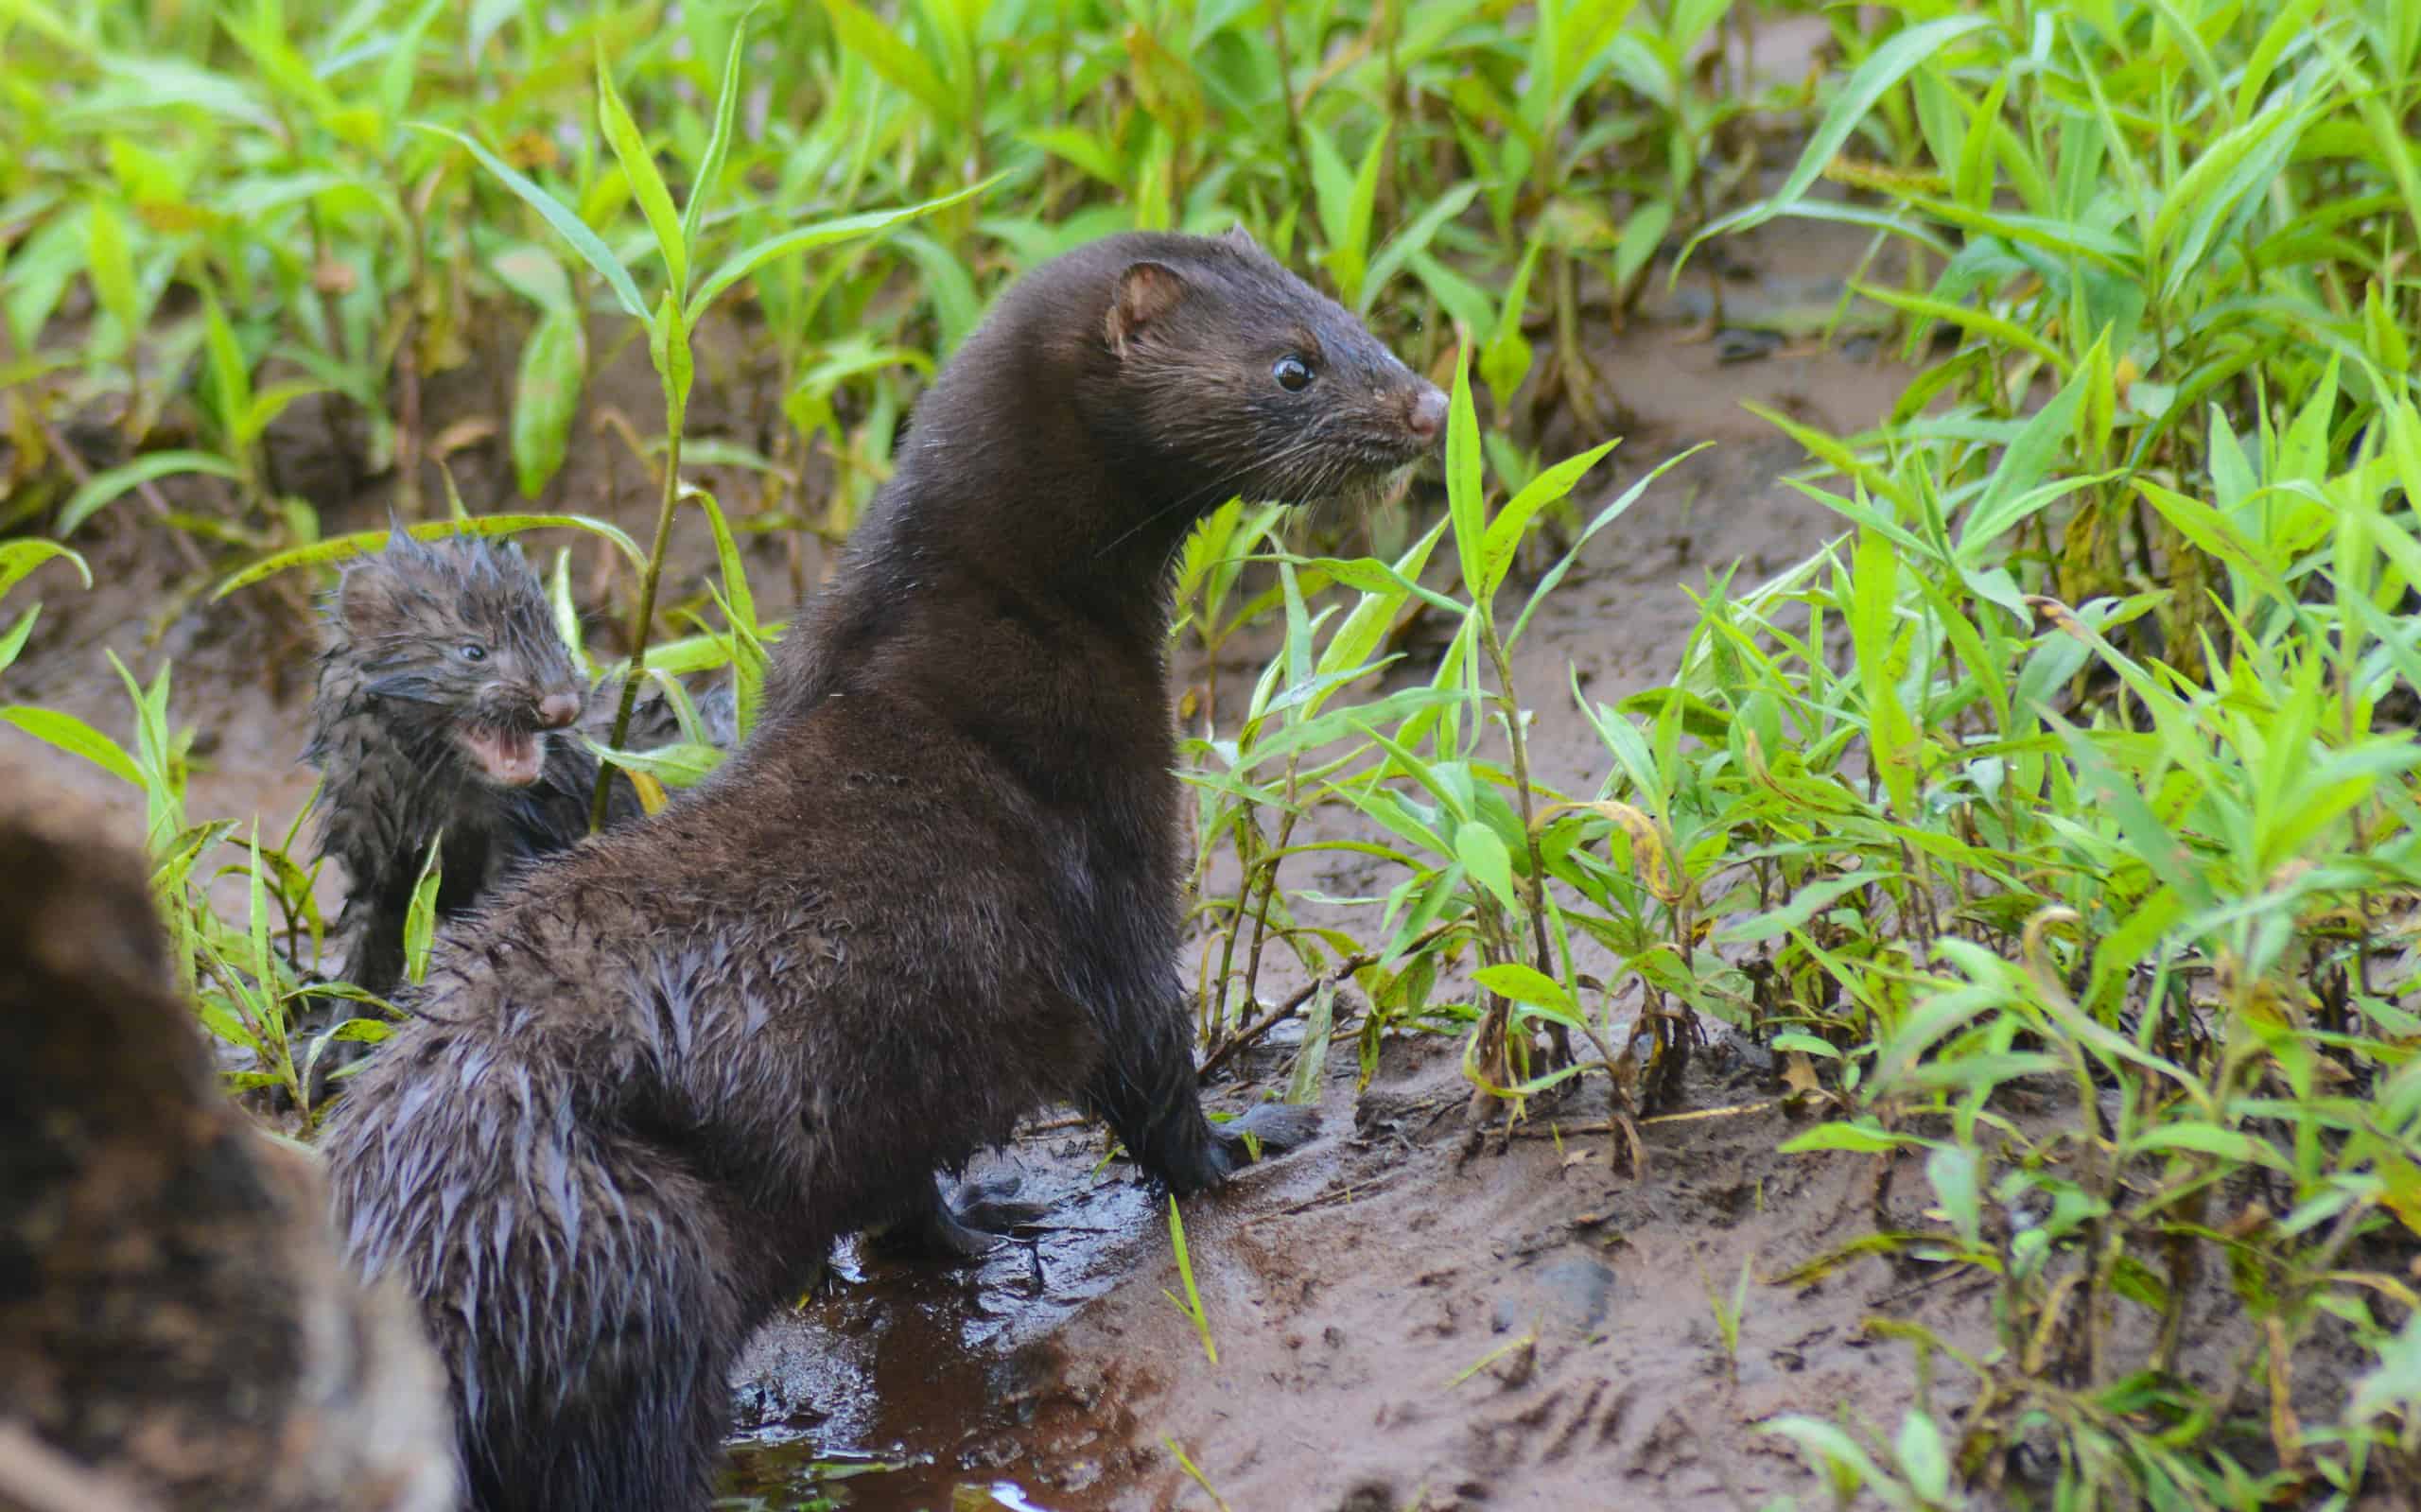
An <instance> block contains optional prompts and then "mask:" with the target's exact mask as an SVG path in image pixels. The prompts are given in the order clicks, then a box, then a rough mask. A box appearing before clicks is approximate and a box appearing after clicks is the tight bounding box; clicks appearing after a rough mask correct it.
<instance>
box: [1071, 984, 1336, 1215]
mask: <svg viewBox="0 0 2421 1512" xmlns="http://www.w3.org/2000/svg"><path fill="white" fill-rule="evenodd" d="M1109 1043H1110V1045H1111V1046H1112V1050H1111V1053H1110V1056H1109V1059H1108V1061H1107V1062H1106V1063H1105V1064H1104V1065H1103V1067H1102V1069H1100V1070H1099V1071H1097V1072H1095V1073H1094V1076H1093V1080H1092V1083H1091V1085H1090V1086H1088V1087H1087V1088H1086V1089H1085V1096H1084V1099H1083V1102H1084V1105H1085V1109H1086V1111H1088V1112H1089V1113H1091V1114H1093V1115H1094V1116H1096V1117H1098V1118H1100V1119H1102V1120H1104V1121H1106V1122H1107V1123H1108V1124H1109V1126H1110V1128H1111V1129H1112V1130H1113V1131H1115V1132H1116V1133H1117V1135H1118V1138H1119V1141H1120V1142H1121V1143H1123V1144H1124V1145H1125V1146H1126V1153H1127V1154H1128V1155H1131V1156H1134V1157H1135V1159H1136V1161H1137V1162H1138V1163H1139V1164H1141V1166H1142V1167H1143V1169H1144V1170H1146V1171H1148V1172H1150V1173H1152V1174H1154V1175H1156V1176H1158V1177H1159V1178H1160V1179H1161V1180H1162V1181H1165V1182H1167V1183H1168V1185H1169V1190H1172V1191H1174V1192H1176V1194H1177V1195H1178V1196H1180V1197H1185V1196H1192V1195H1193V1194H1194V1193H1196V1192H1200V1191H1207V1190H1211V1189H1212V1188H1214V1187H1218V1186H1221V1185H1223V1184H1225V1183H1226V1181H1227V1179H1228V1176H1230V1175H1232V1174H1234V1173H1236V1172H1237V1171H1238V1170H1240V1169H1242V1168H1243V1167H1245V1166H1246V1165H1249V1164H1251V1163H1252V1158H1253V1155H1252V1146H1253V1144H1255V1143H1258V1144H1259V1145H1260V1147H1261V1149H1262V1150H1263V1151H1264V1152H1267V1153H1272V1154H1275V1153H1278V1152H1281V1151H1285V1150H1291V1149H1293V1148H1295V1147H1296V1146H1297V1145H1299V1144H1302V1143H1304V1142H1305V1141H1307V1140H1309V1139H1310V1138H1312V1136H1313V1135H1315V1133H1317V1132H1318V1130H1319V1110H1318V1109H1316V1108H1310V1107H1300V1106H1295V1105H1291V1104H1279V1103H1264V1104H1262V1105H1260V1106H1259V1107H1256V1108H1254V1109H1253V1110H1252V1111H1250V1112H1249V1113H1246V1114H1245V1115H1244V1116H1243V1117H1242V1118H1238V1119H1235V1120H1232V1121H1229V1122H1227V1123H1224V1124H1216V1123H1212V1122H1211V1120H1210V1118H1209V1117H1208V1116H1207V1115H1206V1114H1204V1112H1203V1111H1202V1093H1201V1088H1200V1086H1199V1084H1198V1083H1197V1082H1196V1080H1195V1077H1194V1069H1193V1028H1192V1025H1191V1023H1190V1022H1189V1021H1188V1019H1187V1017H1186V1013H1185V1007H1184V1004H1183V1003H1182V1001H1180V1000H1179V999H1178V998H1177V997H1176V995H1174V994H1172V995H1171V996H1170V997H1169V998H1168V999H1167V1000H1166V1001H1165V1003H1163V1004H1161V1005H1160V1006H1159V1007H1158V1010H1157V1011H1156V1012H1153V1013H1151V1014H1149V1015H1146V1016H1143V1017H1142V1021H1141V1022H1140V1023H1133V1024H1128V1025H1124V1026H1122V1028H1121V1029H1120V1030H1119V1031H1118V1032H1114V1033H1112V1034H1110V1035H1109Z"/></svg>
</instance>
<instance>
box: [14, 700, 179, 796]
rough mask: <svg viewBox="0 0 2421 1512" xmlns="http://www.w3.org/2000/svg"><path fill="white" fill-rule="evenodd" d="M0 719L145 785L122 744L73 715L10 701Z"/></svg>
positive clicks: (132, 759)
mask: <svg viewBox="0 0 2421 1512" xmlns="http://www.w3.org/2000/svg"><path fill="white" fill-rule="evenodd" d="M0 720H6V721H9V723H11V724H13V725H15V726H16V727H17V728H18V729H21V730H23V731H25V732H26V734H27V735H30V736H32V737H33V738H34V739H37V740H43V741H46V742H48V743H49V744H51V745H55V746H57V747H58V748H59V749H60V750H61V751H64V752H67V753H68V754H69V755H71V756H82V757H83V758H84V759H85V760H87V761H90V762H91V763H93V765H95V766H96V767H98V768H100V769H101V770H102V771H104V772H107V773H111V774H113V775H114V776H118V777H123V778H125V779H126V780H127V781H128V782H131V783H132V784H133V785H134V786H136V787H137V788H142V787H145V786H147V784H146V783H145V782H144V780H143V769H142V768H141V767H139V766H137V765H135V762H134V758H133V757H132V756H128V755H127V754H126V748H125V747H123V746H121V745H119V744H118V743H117V742H116V741H115V740H113V739H110V738H109V737H108V736H106V735H103V734H102V733H101V732H100V731H98V730H96V729H95V728H93V727H92V726H91V725H89V724H87V723H85V722H84V721H82V720H79V719H78V718H77V717H76V716H75V715H73V714H65V713H61V711H60V710H58V709H44V708H35V707H33V706H32V705H30V704H10V705H9V706H8V707H7V708H0Z"/></svg>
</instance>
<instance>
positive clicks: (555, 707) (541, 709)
mask: <svg viewBox="0 0 2421 1512" xmlns="http://www.w3.org/2000/svg"><path fill="white" fill-rule="evenodd" d="M578 718H580V695H579V694H578V693H549V694H548V695H547V696H546V697H545V698H542V699H540V700H539V701H538V722H539V723H541V724H543V725H545V726H546V727H547V728H548V729H550V730H560V729H562V728H563V727H564V726H565V725H566V724H569V723H570V722H571V721H574V720H576V719H578Z"/></svg>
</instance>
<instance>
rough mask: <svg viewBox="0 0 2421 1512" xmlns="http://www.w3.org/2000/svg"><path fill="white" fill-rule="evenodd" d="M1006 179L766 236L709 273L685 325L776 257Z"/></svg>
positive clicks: (866, 230)
mask: <svg viewBox="0 0 2421 1512" xmlns="http://www.w3.org/2000/svg"><path fill="white" fill-rule="evenodd" d="M1005 177H1007V175H1005V174H1001V173H996V174H994V175H992V176H991V177H990V178H988V179H985V180H984V181H983V182H980V183H971V184H968V185H967V187H966V188H964V189H961V190H959V191H958V192H957V193H955V194H947V195H944V196H942V197H941V198H940V199H938V200H926V201H925V202H924V203H922V204H915V205H908V206H905V207H903V208H900V209H897V210H868V211H864V212H862V213H861V214H858V215H854V216H844V217H841V218H840V219H838V220H826V221H819V222H816V223H815V224H812V225H806V226H799V227H796V228H794V229H792V230H790V231H786V232H783V233H781V234H780V235H774V236H768V237H766V238H765V239H764V240H763V241H760V242H758V243H757V244H756V245H755V246H753V247H746V248H742V249H741V250H740V251H739V252H734V253H733V254H732V255H731V256H730V257H729V258H727V259H725V260H724V262H723V266H722V267H720V268H718V269H715V270H714V272H713V273H712V274H710V275H708V277H707V279H706V281H705V283H704V284H702V285H700V286H699V287H698V292H697V293H696V295H695V296H693V297H692V298H691V299H690V301H689V306H688V323H689V324H690V325H691V326H692V327H694V326H695V325H696V324H697V323H698V319H699V317H701V316H703V315H704V314H705V312H706V308H707V306H709V305H711V304H713V303H714V301H715V297H716V296H717V295H719V294H721V293H722V292H723V290H724V289H727V288H729V287H731V286H732V285H734V284H737V283H739V282H740V280H741V279H743V278H746V277H747V276H748V275H749V274H750V273H753V272H755V271H756V270H757V269H759V268H761V267H763V266H764V265H765V264H767V263H769V262H771V261H773V260H774V259H775V258H776V257H783V256H787V255H789V254H790V253H792V252H804V251H806V250H807V249H808V248H810V247H822V246H826V245H827V244H829V243H831V242H836V241H846V240H848V239H850V238H851V237H854V236H871V235H875V234H876V233H878V232H881V231H887V230H889V229H890V228H891V227H893V226H896V225H898V224H900V223H902V222H903V221H909V220H914V219H915V218H917V217H920V216H928V215H931V214H932V213H933V212H934V211H936V210H940V209H943V208H945V207H947V206H949V205H954V204H956V203H958V202H959V201H960V200H967V199H971V198H973V197H974V196H977V195H980V194H983V193H984V192H985V191H987V190H989V189H990V188H991V187H992V186H993V185H994V184H996V183H998V182H1001V179H1003V178H1005ZM632 313H633V314H635V315H639V316H641V317H642V318H644V316H645V312H644V311H643V310H634V311H632Z"/></svg>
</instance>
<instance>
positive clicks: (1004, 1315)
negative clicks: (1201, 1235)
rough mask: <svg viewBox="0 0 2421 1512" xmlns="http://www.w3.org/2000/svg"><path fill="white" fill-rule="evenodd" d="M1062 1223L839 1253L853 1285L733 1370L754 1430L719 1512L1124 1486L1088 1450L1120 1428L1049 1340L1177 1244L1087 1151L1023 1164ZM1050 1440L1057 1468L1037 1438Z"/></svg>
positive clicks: (767, 1335)
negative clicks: (1082, 1309) (1166, 1246)
mask: <svg viewBox="0 0 2421 1512" xmlns="http://www.w3.org/2000/svg"><path fill="white" fill-rule="evenodd" d="M1020 1174H1021V1176H1022V1177H1023V1180H1024V1182H1025V1183H1026V1191H1027V1192H1028V1193H1029V1194H1032V1195H1038V1196H1040V1197H1042V1198H1043V1199H1044V1200H1046V1201H1048V1202H1050V1203H1051V1205H1052V1215H1051V1218H1050V1219H1049V1220H1048V1222H1047V1223H1046V1224H1045V1225H1041V1226H1039V1227H1038V1228H1036V1229H1035V1230H1034V1231H1032V1232H1031V1233H1029V1234H1028V1235H1027V1236H1026V1237H1022V1238H1019V1239H1016V1240H1012V1241H1010V1242H1008V1243H1003V1244H1002V1245H1001V1248H1000V1249H999V1250H998V1251H997V1252H995V1254H994V1255H993V1256H992V1257H991V1258H990V1259H989V1260H985V1261H984V1263H983V1264H982V1265H980V1266H974V1267H967V1268H964V1269H961V1268H953V1267H949V1266H945V1265H937V1264H914V1263H894V1262H885V1261H868V1260H865V1259H864V1258H863V1257H862V1256H861V1255H860V1254H859V1253H858V1251H857V1250H856V1249H855V1247H854V1246H846V1247H845V1248H844V1249H843V1250H842V1252H841V1253H840V1255H839V1256H837V1257H836V1259H835V1270H836V1273H837V1275H838V1277H839V1285H838V1286H837V1287H835V1288H834V1290H833V1292H832V1294H831V1295H827V1296H825V1297H822V1298H820V1299H818V1300H817V1301H815V1302H814V1303H813V1304H811V1305H810V1306H809V1307H808V1308H806V1309H804V1310H802V1311H801V1312H798V1313H797V1314H795V1315H793V1316H791V1317H787V1318H784V1319H782V1320H780V1321H779V1322H776V1323H775V1324H774V1325H772V1326H770V1327H768V1328H767V1329H766V1330H764V1331H763V1332H762V1333H760V1334H759V1335H758V1338H757V1339H756V1340H755V1341H753V1342H752V1343H751V1345H750V1347H749V1348H748V1349H747V1351H746V1352H745V1354H744V1355H743V1356H742V1358H741V1361H740V1367H739V1369H738V1370H737V1371H736V1372H735V1373H734V1377H733V1385H734V1388H735V1391H736V1395H737V1400H738V1409H739V1412H738V1421H739V1423H740V1433H739V1434H737V1435H735V1436H734V1438H733V1439H732V1441H731V1443H730V1446H729V1449H730V1454H731V1468H730V1469H729V1471H728V1472H727V1473H726V1475H725V1478H724V1484H723V1491H724V1495H723V1499H722V1500H721V1501H719V1502H718V1503H717V1506H718V1507H719V1508H720V1509H722V1512H823V1509H826V1508H832V1509H847V1512H1001V1509H1006V1512H1090V1509H1092V1508H1094V1507H1096V1506H1098V1505H1099V1504H1100V1502H1099V1500H1098V1499H1099V1497H1100V1496H1101V1495H1102V1494H1103V1493H1104V1492H1106V1491H1107V1490H1108V1489H1110V1486H1109V1484H1108V1483H1109V1481H1110V1479H1111V1477H1110V1474H1109V1471H1108V1467H1106V1466H1105V1465H1102V1464H1101V1463H1100V1462H1099V1461H1098V1460H1095V1459H1093V1458H1092V1456H1090V1455H1089V1454H1088V1453H1087V1452H1086V1451H1087V1450H1088V1449H1089V1448H1090V1447H1091V1446H1092V1445H1095V1444H1099V1445H1101V1446H1102V1447H1104V1448H1105V1449H1106V1448H1108V1447H1110V1446H1112V1445H1114V1444H1116V1443H1118V1442H1120V1441H1121V1440H1122V1438H1123V1434H1118V1433H1115V1432H1113V1431H1112V1429H1113V1427H1114V1425H1112V1424H1111V1423H1109V1422H1108V1421H1107V1420H1106V1412H1110V1411H1114V1408H1107V1407H1105V1406H1096V1405H1095V1404H1094V1403H1092V1402H1091V1401H1090V1400H1089V1399H1088V1398H1087V1396H1086V1394H1085V1393H1082V1392H1071V1391H1070V1390H1068V1389H1066V1385H1065V1382H1063V1379H1062V1367H1063V1362H1062V1360H1061V1358H1060V1356H1059V1354H1058V1351H1057V1350H1056V1349H1055V1348H1054V1347H1052V1346H1051V1345H1050V1344H1049V1343H1048V1338H1049V1335H1050V1334H1051V1333H1052V1331H1053V1330H1054V1328H1055V1327H1056V1326H1057V1325H1058V1324H1059V1323H1061V1322H1062V1321H1063V1320H1064V1319H1065V1318H1066V1317H1067V1316H1068V1314H1069V1313H1070V1312H1072V1311H1074V1310H1075V1309H1076V1308H1077V1307H1079V1306H1081V1305H1082V1304H1083V1303H1084V1302H1085V1301H1087V1300H1088V1299H1089V1298H1091V1297H1093V1296H1096V1295H1099V1294H1100V1293H1101V1292H1102V1291H1103V1290H1104V1289H1105V1288H1106V1286H1107V1284H1108V1283H1109V1281H1110V1280H1111V1279H1112V1278H1114V1277H1116V1276H1117V1275H1120V1274H1123V1272H1124V1271H1125V1270H1126V1269H1127V1268H1128V1267H1129V1266H1130V1265H1131V1264H1132V1263H1133V1262H1134V1258H1133V1257H1132V1256H1131V1255H1128V1254H1127V1253H1126V1251H1128V1250H1129V1249H1131V1248H1133V1247H1134V1246H1136V1245H1138V1244H1141V1245H1143V1246H1149V1245H1152V1244H1154V1243H1156V1242H1157V1243H1165V1240H1164V1239H1162V1238H1161V1237H1160V1236H1159V1235H1158V1234H1157V1233H1156V1232H1155V1230H1154V1228H1153V1226H1152V1218H1153V1214H1154V1213H1155V1212H1156V1211H1157V1208H1155V1207H1154V1206H1153V1205H1152V1204H1151V1202H1150V1201H1149V1200H1148V1199H1147V1198H1145V1197H1144V1196H1143V1194H1142V1193H1141V1190H1140V1189H1139V1188H1136V1187H1135V1186H1133V1185H1132V1184H1131V1183H1129V1182H1126V1181H1123V1180H1109V1181H1096V1180H1092V1179H1089V1175H1088V1173H1087V1171H1086V1168H1085V1166H1084V1165H1082V1164H1062V1163H1060V1162H1057V1161H1053V1160H1049V1159H1029V1160H1027V1161H1025V1162H1022V1169H1021V1171H1020ZM1046 1440H1047V1441H1048V1442H1049V1444H1050V1445H1051V1447H1052V1450H1053V1451H1054V1452H1053V1455H1052V1462H1053V1466H1054V1469H1053V1470H1052V1471H1051V1472H1049V1473H1048V1474H1045V1473H1044V1472H1043V1471H1041V1469H1039V1467H1038V1466H1037V1465H1036V1463H1035V1462H1034V1460H1033V1459H1032V1457H1031V1451H1030V1446H1031V1445H1033V1444H1035V1443H1037V1442H1043V1441H1046Z"/></svg>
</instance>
